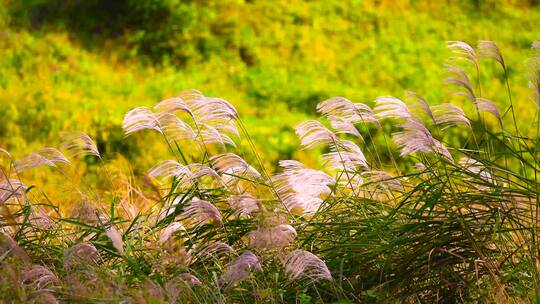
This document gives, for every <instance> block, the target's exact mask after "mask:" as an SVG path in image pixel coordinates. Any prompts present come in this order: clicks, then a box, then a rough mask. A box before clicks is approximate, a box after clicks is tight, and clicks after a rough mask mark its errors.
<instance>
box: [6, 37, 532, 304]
mask: <svg viewBox="0 0 540 304" xmlns="http://www.w3.org/2000/svg"><path fill="white" fill-rule="evenodd" d="M447 46H448V47H449V49H450V50H451V51H452V52H453V54H454V56H452V57H451V58H450V59H449V61H447V64H446V70H447V72H448V77H447V78H446V79H445V81H446V82H447V83H448V84H449V85H451V86H453V87H454V89H455V92H454V93H455V94H456V95H457V96H459V98H463V99H464V100H466V101H467V102H469V103H470V107H469V108H471V109H473V110H472V111H464V110H463V109H462V108H460V107H459V106H457V105H455V104H452V103H438V104H432V103H431V102H429V101H426V100H425V99H424V98H423V97H422V96H421V95H419V94H417V93H414V92H408V93H407V96H405V97H404V98H402V99H398V98H396V97H391V96H382V97H379V98H377V99H376V100H375V101H374V102H373V103H372V106H370V105H368V104H364V103H355V102H352V101H349V100H348V99H346V98H343V97H334V98H330V99H327V100H324V101H321V102H320V103H319V104H318V105H317V107H316V111H317V112H318V113H319V115H320V118H319V119H316V120H307V121H305V122H302V123H300V124H298V125H297V126H296V128H295V129H296V134H297V136H298V138H299V140H300V146H299V147H298V149H308V150H310V149H312V150H315V151H317V153H318V154H319V156H320V158H321V160H322V163H323V164H324V165H323V166H322V167H321V168H310V167H308V166H306V165H304V164H303V163H301V162H299V161H297V160H293V159H287V160H281V161H279V170H278V171H277V172H268V171H267V170H266V169H265V167H264V160H263V159H262V158H261V155H260V154H259V152H258V151H257V149H256V147H255V146H254V144H253V141H252V139H251V138H250V134H249V130H248V129H247V128H246V127H245V125H244V123H243V121H242V117H241V113H238V112H237V110H236V109H235V107H234V105H233V104H231V103H229V102H228V101H226V100H224V99H221V98H218V97H207V96H205V95H203V93H201V92H199V91H196V90H186V91H184V92H182V93H180V94H178V95H176V96H174V97H171V98H169V99H165V100H163V101H160V102H158V103H157V104H155V105H154V106H153V107H145V106H141V107H137V108H134V109H132V110H130V111H129V112H127V113H126V114H125V116H124V119H123V122H122V129H123V132H124V134H125V136H126V137H125V139H124V140H125V141H130V140H133V137H134V136H141V137H146V136H157V137H158V138H160V139H161V144H162V145H163V146H164V147H166V149H167V150H168V151H169V159H167V160H162V161H160V162H157V163H156V164H155V165H154V166H153V167H150V168H144V170H145V172H146V173H145V174H144V178H142V179H141V178H135V177H134V174H133V173H132V172H121V171H119V170H113V169H112V167H111V166H109V164H108V163H107V162H108V160H107V159H106V158H103V157H102V155H101V153H100V150H99V147H100V146H101V145H100V144H99V143H96V142H95V141H94V140H93V139H92V138H90V137H89V136H88V135H87V134H85V133H80V132H69V133H62V134H59V135H58V138H59V139H60V143H59V144H58V145H57V146H55V147H43V148H42V149H39V150H37V151H35V152H33V153H31V154H28V155H26V156H23V157H18V158H15V157H12V156H11V155H10V153H9V151H6V150H4V149H2V150H0V153H1V157H2V168H1V174H2V179H1V180H2V182H1V188H0V201H1V205H0V207H1V208H2V209H1V223H2V234H1V239H0V241H1V242H0V266H1V267H2V269H1V272H2V276H1V277H0V295H1V297H2V300H3V301H4V302H13V303H17V302H34V303H57V302H85V303H95V302H108V303H111V302H114V303H116V302H118V303H162V302H181V303H183V302H193V303H253V302H265V303H266V302H268V303H312V302H316V303H330V302H332V303H356V302H362V303H363V302H368V303H369V302H382V303H388V302H408V303H455V302H482V303H483V302H487V303H492V302H497V303H535V302H537V301H538V300H539V292H540V287H539V286H538V282H539V270H540V268H539V267H540V264H539V262H540V261H539V259H540V252H539V251H538V248H539V247H538V241H539V237H538V232H539V226H538V220H539V216H540V213H539V210H538V204H539V200H538V196H539V195H540V192H539V191H540V189H539V183H538V172H539V168H538V166H539V162H538V159H537V158H538V156H539V153H538V131H539V130H540V124H539V119H540V116H539V115H538V112H537V111H538V107H539V105H540V90H539V87H540V43H538V42H533V43H532V49H531V50H530V54H531V58H530V60H529V61H528V67H529V79H530V81H529V89H530V97H531V100H530V107H529V110H530V111H533V112H534V113H535V117H536V119H535V120H532V121H529V122H526V124H528V125H529V126H530V127H529V128H528V129H527V130H524V129H520V128H519V127H518V124H520V125H521V124H522V123H523V122H522V123H518V121H519V119H520V116H521V114H522V113H520V112H518V111H516V109H515V108H514V104H513V103H514V100H513V99H512V87H511V86H510V85H509V84H508V82H506V81H507V80H508V78H506V76H505V78H504V79H503V81H505V82H506V84H508V86H507V87H506V89H507V91H506V93H507V98H506V99H505V100H504V102H501V103H499V104H496V103H494V102H493V101H491V100H489V99H487V98H485V97H484V96H486V95H488V94H487V93H488V92H489V82H485V81H480V79H483V78H482V77H481V75H482V64H483V63H484V62H485V61H494V62H495V63H496V64H497V65H498V67H499V68H500V69H501V72H502V74H503V75H507V71H508V69H509V67H508V66H507V65H506V61H505V58H504V57H503V53H502V51H501V50H500V49H499V47H498V46H497V45H496V44H495V43H494V42H491V41H480V42H479V43H478V46H477V47H476V48H473V47H471V46H470V45H469V44H467V43H465V42H461V41H450V42H448V43H447ZM481 63H482V64H481ZM466 71H472V73H471V72H469V73H467V72H466ZM240 139H242V140H240ZM449 139H451V140H449ZM380 142H384V144H379V143H380ZM456 142H457V144H455V143H456ZM240 146H243V147H240ZM246 159H249V160H250V162H248V161H246ZM81 162H91V163H94V164H95V167H96V172H95V174H97V175H98V176H100V177H101V180H103V181H105V184H103V185H99V188H100V189H107V190H106V191H98V188H97V185H93V184H92V183H89V182H88V180H85V177H84V176H81V175H83V174H81V171H80V170H79V169H80V163H81ZM29 171H41V172H46V174H47V175H58V176H59V177H60V179H61V180H62V182H61V183H62V184H61V185H58V187H60V188H61V189H59V190H58V191H66V192H68V193H69V195H71V196H72V199H71V203H70V205H69V206H63V207H62V208H60V207H59V206H58V205H57V204H55V203H54V202H53V201H51V199H50V198H49V196H48V194H47V193H46V192H44V191H42V189H41V186H40V185H39V184H33V185H26V183H25V176H26V174H27V173H28V172H29Z"/></svg>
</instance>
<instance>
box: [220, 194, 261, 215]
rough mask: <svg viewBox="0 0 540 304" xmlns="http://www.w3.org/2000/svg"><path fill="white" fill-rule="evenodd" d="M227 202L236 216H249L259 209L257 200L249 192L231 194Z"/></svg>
mask: <svg viewBox="0 0 540 304" xmlns="http://www.w3.org/2000/svg"><path fill="white" fill-rule="evenodd" d="M227 202H228V203H229V205H230V206H231V208H232V209H233V210H234V213H235V214H237V215H238V216H249V215H250V214H251V213H253V212H257V211H259V210H260V208H259V202H258V201H257V199H256V198H255V197H254V196H252V195H250V194H241V195H231V196H229V197H228V198H227Z"/></svg>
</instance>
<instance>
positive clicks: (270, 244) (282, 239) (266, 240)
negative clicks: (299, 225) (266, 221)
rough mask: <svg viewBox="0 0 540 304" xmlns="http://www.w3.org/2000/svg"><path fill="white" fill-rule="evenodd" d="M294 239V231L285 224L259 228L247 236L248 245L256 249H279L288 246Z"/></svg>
mask: <svg viewBox="0 0 540 304" xmlns="http://www.w3.org/2000/svg"><path fill="white" fill-rule="evenodd" d="M295 237H296V230H295V229H294V227H292V226H291V225H287V224H281V225H277V226H275V227H269V228H268V227H267V228H259V229H257V230H255V231H251V232H250V233H249V234H248V240H249V245H250V246H251V247H254V248H257V249H280V248H283V247H286V246H288V245H289V244H290V243H291V242H292V241H293V240H294V238H295Z"/></svg>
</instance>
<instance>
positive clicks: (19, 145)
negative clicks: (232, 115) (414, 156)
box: [0, 1, 540, 166]
mask: <svg viewBox="0 0 540 304" xmlns="http://www.w3.org/2000/svg"><path fill="white" fill-rule="evenodd" d="M124 2H126V1H124ZM36 3H37V4H36ZM43 3H48V2H43V1H21V2H18V1H4V5H2V8H1V9H0V16H1V18H0V19H1V21H0V24H2V25H3V27H4V29H3V30H2V35H1V37H0V70H1V71H2V72H1V73H0V105H1V107H0V116H1V117H2V119H1V120H0V146H2V147H3V148H6V149H8V150H10V151H12V152H13V153H15V154H24V153H25V152H29V151H31V150H34V149H35V148H36V147H41V146H43V145H46V144H48V145H55V144H56V143H57V142H58V140H57V139H56V136H57V134H58V132H59V131H65V130H78V131H86V132H89V133H90V135H92V136H94V137H95V138H97V141H98V142H102V143H104V142H107V146H106V147H104V151H106V153H110V152H118V151H122V152H124V153H125V154H126V155H127V156H128V158H129V157H135V156H134V155H137V158H139V159H138V160H137V161H141V159H142V160H144V159H145V158H146V156H147V155H155V153H156V151H152V150H153V145H148V142H138V144H137V146H138V149H137V150H141V151H137V153H135V148H136V147H135V145H133V144H132V146H126V145H127V144H126V143H124V142H123V141H121V139H122V134H121V132H119V123H120V122H121V119H122V115H123V113H125V112H126V110H128V109H130V108H132V107H134V106H135V105H150V104H153V103H154V102H155V101H156V100H160V99H164V98H167V97H171V96H173V95H174V94H175V93H177V92H179V91H182V90H184V89H186V88H197V89H199V90H201V91H203V92H205V93H206V94H208V95H210V96H221V97H223V98H225V99H227V100H230V101H231V102H233V103H234V104H235V105H237V107H238V110H239V112H240V114H241V115H242V116H243V118H244V121H245V122H246V124H247V126H248V128H249V129H250V130H251V133H252V136H253V137H254V139H255V141H256V143H257V144H258V146H259V150H260V151H259V152H261V153H263V154H265V155H268V156H270V157H269V158H267V159H271V160H277V159H284V158H290V157H291V156H293V154H294V156H300V157H303V156H301V155H298V153H303V152H295V150H296V149H295V147H296V144H297V141H296V139H295V138H294V136H292V135H293V132H292V126H293V125H295V124H296V123H298V122H300V121H302V120H303V119H305V118H306V115H312V114H313V110H314V105H315V104H316V103H317V102H320V101H321V100H324V99H326V98H328V97H332V96H336V95H341V96H345V97H347V98H349V99H351V100H353V101H362V102H368V103H369V102H370V101H372V100H373V99H375V98H376V97H377V96H380V95H394V96H398V97H404V90H406V89H412V90H414V91H417V92H418V93H420V94H422V95H424V96H425V97H426V98H427V99H428V100H430V102H431V103H433V104H435V103H439V102H443V101H448V100H442V96H448V94H447V93H448V91H450V90H454V89H455V88H452V87H446V86H445V85H444V83H443V78H444V77H445V72H444V70H443V64H442V63H443V62H444V61H445V59H446V58H448V56H449V55H450V52H449V51H448V50H447V49H446V46H445V43H444V41H446V40H463V41H466V42H469V43H471V44H473V45H474V44H476V42H477V41H478V40H481V39H489V40H493V41H496V42H497V43H498V44H499V46H500V47H501V49H502V50H503V55H504V56H505V58H506V60H507V61H508V66H510V67H512V68H511V70H510V75H509V76H510V81H511V83H516V84H520V85H519V86H518V85H516V86H514V88H516V89H515V91H514V92H513V94H514V96H513V97H514V99H515V103H516V104H517V108H518V109H517V111H518V112H523V115H522V116H521V117H522V118H523V121H530V120H531V119H533V117H532V111H528V109H529V108H531V107H532V103H531V102H530V100H529V96H528V94H529V93H528V91H527V89H526V85H525V84H526V81H527V80H526V78H525V76H524V75H525V61H526V58H527V56H528V54H527V49H528V48H529V47H530V43H531V41H533V40H535V39H538V37H537V36H535V35H537V31H536V27H535V26H537V25H538V21H539V20H540V9H538V7H537V6H534V5H532V4H529V3H525V2H519V3H510V2H505V3H498V2H494V1H489V2H484V1H478V2H475V1H472V2H470V3H469V2H466V3H460V4H455V3H445V2H442V1H441V2H439V1H419V2H417V1H320V2H316V1H315V2H304V1H261V2H251V1H193V2H189V3H187V4H185V3H183V2H182V1H167V2H163V4H160V5H163V6H164V7H166V8H168V9H170V10H175V9H177V10H179V11H178V12H176V14H172V17H170V18H169V19H170V20H169V19H167V20H169V21H167V22H170V23H171V24H164V25H163V26H161V25H160V24H158V25H155V24H153V23H152V24H150V23H149V24H148V26H147V28H145V24H138V27H135V28H132V27H126V29H125V31H124V32H123V33H122V35H119V36H114V35H101V34H100V33H99V31H102V30H103V28H106V25H107V24H110V23H111V22H112V21H110V20H99V19H98V20H97V21H96V20H95V19H93V22H95V23H96V24H105V25H103V27H102V28H99V29H98V30H96V31H95V32H92V31H89V32H86V33H81V31H83V30H89V29H88V28H84V27H81V26H78V27H74V25H73V24H74V23H73V19H75V20H77V19H81V20H86V19H91V18H96V17H95V16H94V15H96V16H98V17H99V16H101V15H100V14H99V12H92V11H86V12H84V13H81V14H80V15H79V14H77V18H71V19H68V18H66V17H65V16H59V17H58V16H53V17H54V18H57V19H54V20H53V21H54V22H51V21H50V20H49V22H48V23H45V22H44V21H43V20H41V19H40V18H42V19H43V18H44V17H43V16H41V15H39V16H41V17H39V18H37V17H36V14H35V13H34V15H32V14H31V12H32V11H31V10H32V9H33V8H35V7H36V6H37V5H38V4H39V5H42V4H43ZM50 3H55V1H50ZM87 3H98V4H96V7H99V4H100V3H105V2H100V1H93V2H87ZM126 3H128V4H126V5H128V6H127V7H131V6H129V5H132V6H133V5H134V6H136V9H142V10H143V11H144V10H145V9H146V11H148V12H153V11H152V10H151V8H148V7H144V5H143V3H146V2H140V3H139V4H133V3H138V2H133V3H131V2H129V1H127V2H126ZM130 3H131V4H130ZM148 3H153V2H151V1H148ZM137 5H139V6H137ZM148 5H151V4H148ZM152 5H154V4H152ZM179 12H180V13H179ZM42 15H43V14H42ZM21 16H23V17H24V18H23V17H21ZM182 16H184V17H182ZM25 18H26V19H25ZM51 18H52V17H51ZM62 18H66V19H62ZM85 18H86V19H85ZM174 18H178V19H174ZM49 19H50V18H49ZM36 20H37V21H36ZM44 20H45V19H44ZM141 20H143V21H141V22H146V21H147V20H153V19H151V18H149V17H148V18H146V19H144V18H143V19H141ZM147 22H150V21H147ZM178 22H180V23H178ZM82 23H83V22H82V21H81V24H82ZM77 24H78V23H77ZM70 26H73V28H72V27H70ZM174 29H177V31H176V32H175V31H174ZM152 31H153V32H152ZM152 35H153V36H152ZM164 35H165V36H164ZM141 37H142V38H141ZM141 39H142V40H141ZM149 42H152V43H154V44H155V45H156V48H157V49H158V50H160V52H162V53H159V54H157V55H156V53H155V52H157V51H156V50H154V51H153V52H154V53H152V52H150V55H149V54H148V52H149V51H147V52H146V53H145V47H146V46H147V45H146V44H144V43H149ZM163 45H166V46H167V48H159V46H163ZM141 46H142V47H141ZM146 49H148V47H146ZM171 50H172V51H171ZM156 57H157V59H156ZM149 58H152V59H153V61H151V60H148V59H149ZM152 62H153V64H152ZM481 69H482V70H483V74H482V75H483V77H484V78H485V79H483V80H485V81H484V82H483V83H482V85H483V87H485V88H484V90H483V92H485V95H486V96H484V97H488V98H491V99H493V100H495V101H496V102H497V103H498V104H499V105H500V107H501V109H504V105H507V104H508V99H507V95H506V90H505V84H504V82H503V81H502V80H503V77H502V71H501V70H500V69H499V67H498V66H496V65H495V64H494V63H493V62H491V61H486V62H484V61H482V63H481ZM493 76H495V77H493ZM493 79H495V81H494V80H493ZM497 79H499V80H500V81H497ZM441 88H444V89H441ZM518 88H519V90H518ZM457 100H459V97H456V101H457ZM457 102H458V103H459V102H462V101H457ZM466 106H470V105H466ZM522 127H523V128H526V127H527V125H526V124H524V125H523V126H522ZM158 152H159V151H158ZM161 152H163V151H161ZM18 156H20V155H18ZM146 163H148V162H146ZM143 164H145V162H144V161H143ZM269 165H270V166H272V165H273V164H269Z"/></svg>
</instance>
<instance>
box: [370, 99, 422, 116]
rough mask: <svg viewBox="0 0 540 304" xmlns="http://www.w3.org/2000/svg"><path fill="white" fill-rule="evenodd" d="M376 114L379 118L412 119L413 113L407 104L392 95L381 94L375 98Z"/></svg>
mask: <svg viewBox="0 0 540 304" xmlns="http://www.w3.org/2000/svg"><path fill="white" fill-rule="evenodd" d="M373 110H374V111H375V116H376V117H377V118H378V119H389V118H393V119H411V118H413V115H412V113H411V111H409V108H408V107H407V105H406V104H405V103H404V102H403V101H401V100H399V99H397V98H395V97H392V96H381V97H378V98H377V99H376V100H375V108H374V109H373Z"/></svg>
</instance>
